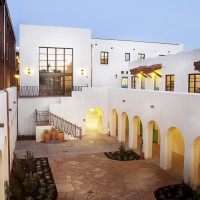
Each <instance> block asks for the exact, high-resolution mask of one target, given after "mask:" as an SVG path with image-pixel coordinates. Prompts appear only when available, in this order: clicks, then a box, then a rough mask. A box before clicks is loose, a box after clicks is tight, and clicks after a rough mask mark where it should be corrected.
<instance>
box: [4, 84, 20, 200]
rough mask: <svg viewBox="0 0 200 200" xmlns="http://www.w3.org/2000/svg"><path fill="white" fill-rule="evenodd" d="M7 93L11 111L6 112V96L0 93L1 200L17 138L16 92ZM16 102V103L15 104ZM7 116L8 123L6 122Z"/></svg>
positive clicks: (11, 89) (14, 89)
mask: <svg viewBox="0 0 200 200" xmlns="http://www.w3.org/2000/svg"><path fill="white" fill-rule="evenodd" d="M7 91H8V104H9V108H11V109H12V110H11V111H9V112H8V111H7V94H6V92H5V91H0V123H3V124H4V127H3V128H0V153H1V154H2V163H0V165H1V166H2V169H1V171H0V173H1V177H2V179H1V180H0V185H1V187H2V191H3V194H0V196H1V197H2V196H3V199H5V195H4V181H6V180H8V175H9V168H8V166H9V165H8V160H9V159H10V169H11V166H12V160H13V152H14V148H15V142H16V138H17V90H16V88H15V87H12V88H9V89H7ZM15 102H16V103H15ZM8 116H9V121H8ZM8 131H10V158H8V149H7V148H8Z"/></svg>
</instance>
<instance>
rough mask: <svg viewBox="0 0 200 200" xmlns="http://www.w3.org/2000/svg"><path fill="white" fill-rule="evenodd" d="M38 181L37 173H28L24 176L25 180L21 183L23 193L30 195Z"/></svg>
mask: <svg viewBox="0 0 200 200" xmlns="http://www.w3.org/2000/svg"><path fill="white" fill-rule="evenodd" d="M38 180H39V175H38V174H37V173H32V172H30V173H28V174H25V179H24V182H23V186H24V188H25V191H26V192H27V193H32V192H33V191H34V190H35V188H36V186H37V184H38Z"/></svg>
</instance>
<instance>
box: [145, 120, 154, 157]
mask: <svg viewBox="0 0 200 200" xmlns="http://www.w3.org/2000/svg"><path fill="white" fill-rule="evenodd" d="M144 130H145V132H144V133H143V151H144V157H145V158H151V157H152V139H153V123H150V124H147V125H146V126H145V129H144Z"/></svg>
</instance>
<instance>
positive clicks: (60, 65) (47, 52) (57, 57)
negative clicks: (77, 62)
mask: <svg viewBox="0 0 200 200" xmlns="http://www.w3.org/2000/svg"><path fill="white" fill-rule="evenodd" d="M72 57H73V50H72V49H71V48H70V49H68V48H49V47H40V48H39V59H40V62H39V64H40V72H43V73H45V72H46V73H72Z"/></svg>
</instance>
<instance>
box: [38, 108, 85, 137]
mask: <svg viewBox="0 0 200 200" xmlns="http://www.w3.org/2000/svg"><path fill="white" fill-rule="evenodd" d="M36 125H37V126H47V125H51V126H55V127H56V129H62V130H63V131H64V132H65V133H66V134H68V135H71V136H73V137H75V138H76V137H79V138H80V139H81V137H82V128H81V127H79V126H77V125H76V124H72V123H71V122H68V121H67V120H65V119H63V118H61V117H59V116H57V115H55V114H53V113H51V112H49V111H37V110H36Z"/></svg>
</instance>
